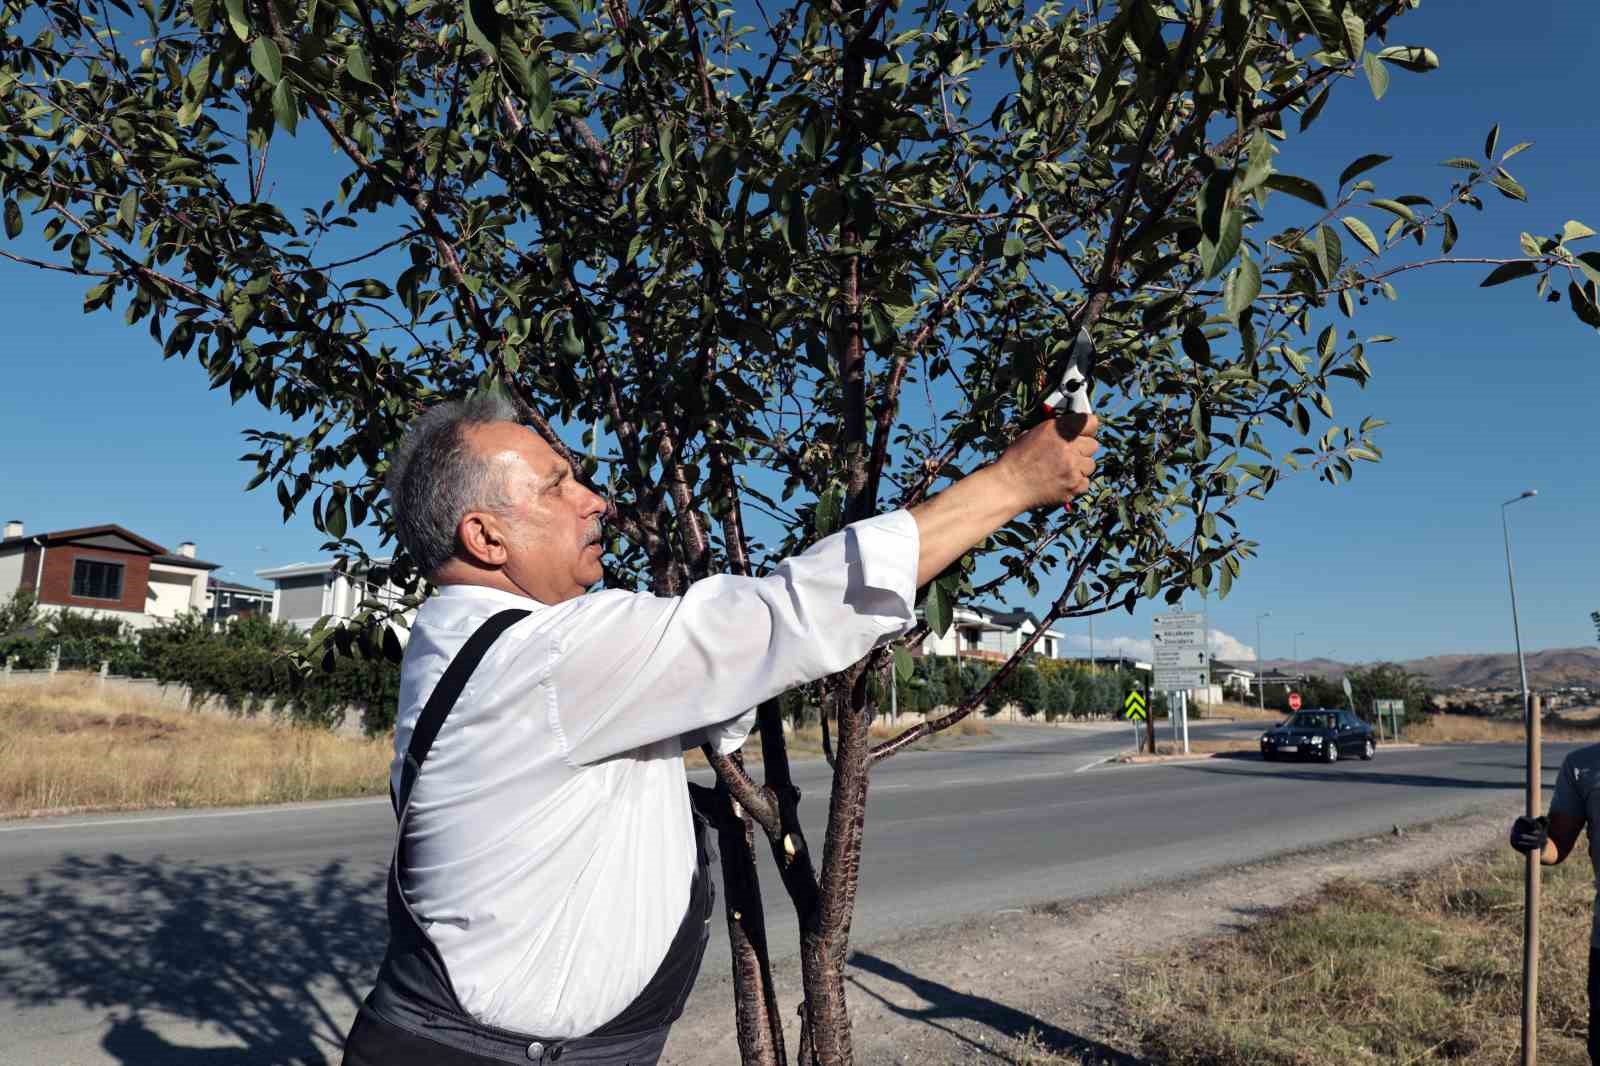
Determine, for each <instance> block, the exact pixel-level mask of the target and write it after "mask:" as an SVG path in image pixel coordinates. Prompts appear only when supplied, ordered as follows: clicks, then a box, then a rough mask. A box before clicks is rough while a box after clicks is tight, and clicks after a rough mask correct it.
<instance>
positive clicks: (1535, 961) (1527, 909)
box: [1500, 489, 1543, 1066]
mask: <svg viewBox="0 0 1600 1066" xmlns="http://www.w3.org/2000/svg"><path fill="white" fill-rule="evenodd" d="M1537 495H1538V493H1536V492H1534V490H1532V489H1528V490H1527V491H1526V492H1524V493H1523V494H1522V495H1520V496H1513V497H1512V498H1511V499H1509V500H1507V501H1505V502H1504V503H1502V504H1501V505H1500V533H1501V535H1502V536H1503V537H1504V538H1505V543H1506V584H1508V585H1509V586H1511V634H1512V636H1513V637H1514V638H1515V639H1516V642H1517V675H1518V677H1519V678H1520V679H1521V681H1522V724H1523V729H1524V731H1525V732H1526V733H1527V743H1528V756H1527V772H1528V784H1527V789H1526V799H1525V810H1526V813H1527V815H1528V817H1530V818H1533V817H1537V816H1538V814H1539V807H1540V799H1541V798H1542V792H1543V781H1542V780H1541V778H1542V777H1543V773H1542V768H1541V767H1540V765H1539V721H1538V719H1537V718H1535V717H1534V715H1533V705H1532V703H1531V701H1530V700H1529V699H1528V665H1527V663H1526V662H1525V661H1524V660H1523V658H1522V624H1521V623H1520V622H1519V621H1518V620H1517V578H1516V575H1515V574H1514V573H1513V572H1512V569H1511V524H1510V522H1508V521H1507V520H1506V508H1507V507H1510V506H1511V505H1512V504H1514V503H1521V502H1522V501H1523V500H1527V499H1531V498H1532V497H1534V496H1537ZM1540 859H1541V856H1540V855H1539V853H1538V852H1536V851H1530V852H1528V859H1527V866H1526V868H1525V869H1524V871H1523V879H1522V884H1523V888H1522V891H1523V910H1522V1062H1523V1066H1532V1064H1533V1063H1536V1062H1538V1060H1539V1051H1538V1047H1539V1029H1538V1026H1539V1023H1538V1016H1537V1013H1536V1006H1535V1005H1536V1004H1537V1003H1538V1002H1539V862H1540Z"/></svg>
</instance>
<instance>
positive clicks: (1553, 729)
mask: <svg viewBox="0 0 1600 1066" xmlns="http://www.w3.org/2000/svg"><path fill="white" fill-rule="evenodd" d="M1540 733H1541V735H1542V736H1543V738H1544V739H1545V740H1549V741H1574V740H1575V741H1580V742H1591V741H1595V740H1600V721H1596V720H1595V719H1594V718H1592V717H1590V716H1589V715H1587V714H1583V713H1581V712H1580V713H1579V714H1573V715H1562V714H1552V715H1550V716H1549V717H1547V718H1546V719H1545V721H1544V723H1543V725H1542V726H1541V728H1540ZM1523 738H1524V733H1523V726H1522V722H1521V721H1520V720H1518V719H1511V718H1479V717H1476V716H1474V715H1468V714H1435V715H1430V716H1429V717H1428V720H1427V721H1426V722H1423V723H1422V724H1421V725H1409V726H1406V727H1405V739H1406V740H1410V741H1415V742H1417V743H1418V744H1443V743H1448V742H1452V741H1457V742H1468V743H1478V744H1502V743H1520V742H1521V741H1522V740H1523Z"/></svg>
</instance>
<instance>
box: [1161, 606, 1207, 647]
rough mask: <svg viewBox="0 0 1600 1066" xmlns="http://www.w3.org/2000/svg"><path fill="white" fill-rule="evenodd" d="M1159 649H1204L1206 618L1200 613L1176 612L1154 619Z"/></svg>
mask: <svg viewBox="0 0 1600 1066" xmlns="http://www.w3.org/2000/svg"><path fill="white" fill-rule="evenodd" d="M1152 622H1153V623H1154V628H1155V638H1156V647H1158V648H1204V647H1205V646H1206V616H1205V615H1204V614H1202V613H1200V612H1198V611H1175V612H1173V613H1172V614H1158V615H1156V616H1155V618H1153V619H1152Z"/></svg>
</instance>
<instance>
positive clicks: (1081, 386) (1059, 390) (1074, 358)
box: [1043, 329, 1094, 417]
mask: <svg viewBox="0 0 1600 1066" xmlns="http://www.w3.org/2000/svg"><path fill="white" fill-rule="evenodd" d="M1093 373H1094V341H1092V340H1090V339H1089V331H1088V330H1086V329H1080V330H1079V331H1078V336H1077V338H1076V339H1075V340H1074V341H1073V342H1072V351H1071V352H1070V353H1068V355H1067V368H1066V370H1065V372H1063V373H1062V375H1061V381H1060V383H1059V384H1057V385H1056V388H1055V391H1054V392H1052V393H1050V395H1048V396H1046V397H1045V398H1044V405H1043V406H1044V413H1045V414H1047V415H1050V416H1052V417H1054V415H1055V414H1056V412H1057V411H1058V410H1060V409H1062V408H1065V409H1066V410H1068V411H1071V412H1072V413H1073V414H1075V415H1088V414H1093V413H1094V408H1093V407H1092V406H1090V404H1089V383H1090V382H1091V381H1092V380H1093V377H1092V375H1093Z"/></svg>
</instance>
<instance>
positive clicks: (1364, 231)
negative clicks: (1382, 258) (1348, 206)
mask: <svg viewBox="0 0 1600 1066" xmlns="http://www.w3.org/2000/svg"><path fill="white" fill-rule="evenodd" d="M1339 221H1340V223H1342V224H1343V225H1344V228H1345V229H1347V230H1349V231H1350V236H1352V237H1354V238H1355V239H1356V240H1358V241H1360V242H1361V243H1362V244H1363V245H1365V246H1366V249H1367V251H1369V252H1371V253H1372V254H1373V255H1381V254H1382V253H1383V249H1382V248H1381V247H1380V246H1379V245H1378V238H1377V237H1375V236H1374V235H1373V233H1372V230H1371V229H1370V228H1369V227H1368V226H1367V224H1366V223H1365V222H1363V221H1361V220H1360V219H1359V218H1356V217H1355V216H1354V215H1345V216H1344V217H1343V218H1341V219H1340V220H1339Z"/></svg>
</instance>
